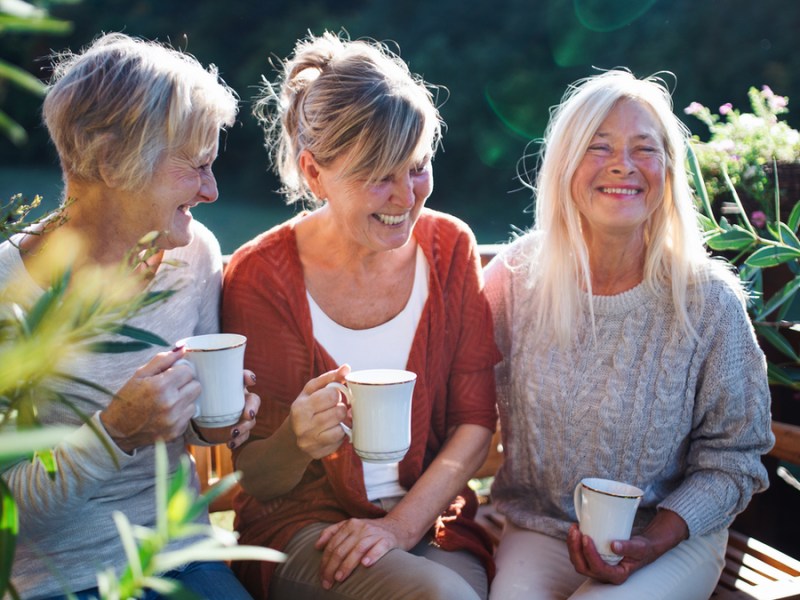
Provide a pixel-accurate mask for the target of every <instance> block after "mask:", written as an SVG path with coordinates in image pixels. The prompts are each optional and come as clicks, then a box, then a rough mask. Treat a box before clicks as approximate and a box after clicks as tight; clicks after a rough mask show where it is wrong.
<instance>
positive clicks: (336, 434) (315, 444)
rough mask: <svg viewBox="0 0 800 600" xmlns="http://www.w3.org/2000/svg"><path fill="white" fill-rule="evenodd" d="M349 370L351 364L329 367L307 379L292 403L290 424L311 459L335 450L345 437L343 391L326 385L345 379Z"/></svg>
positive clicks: (299, 444) (296, 439)
mask: <svg viewBox="0 0 800 600" xmlns="http://www.w3.org/2000/svg"><path fill="white" fill-rule="evenodd" d="M349 372H350V367H349V366H348V365H342V366H341V367H339V368H338V369H336V370H335V371H328V372H327V373H323V374H322V375H320V376H319V377H316V378H314V379H312V380H311V381H309V382H308V383H306V385H305V387H303V391H302V392H300V395H299V396H298V397H297V399H296V400H295V401H294V402H293V403H292V407H291V409H290V411H289V425H290V427H291V431H292V434H293V435H294V438H295V443H296V444H297V448H298V449H299V450H300V451H301V452H303V453H304V454H306V455H307V456H309V457H310V458H311V459H315V460H316V459H320V458H324V457H326V456H328V455H329V454H331V453H333V452H335V451H336V450H337V449H338V448H339V446H341V444H342V441H343V440H344V437H345V433H344V430H343V429H342V428H341V427H340V426H339V423H340V422H341V421H343V420H344V419H345V418H346V417H347V405H346V404H344V402H342V400H341V398H340V393H339V392H338V391H337V390H336V389H333V388H327V387H326V386H327V385H328V384H329V383H331V382H333V381H338V382H339V383H342V382H344V377H345V375H347V374H348V373H349Z"/></svg>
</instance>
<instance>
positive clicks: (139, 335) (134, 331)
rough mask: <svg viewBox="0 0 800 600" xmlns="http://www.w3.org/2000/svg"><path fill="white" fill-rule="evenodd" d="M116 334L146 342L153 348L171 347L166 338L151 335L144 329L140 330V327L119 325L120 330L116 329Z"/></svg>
mask: <svg viewBox="0 0 800 600" xmlns="http://www.w3.org/2000/svg"><path fill="white" fill-rule="evenodd" d="M116 332H117V333H118V334H119V335H124V336H125V337H129V338H131V339H134V340H139V341H140V342H146V343H148V344H150V345H151V346H169V345H170V343H169V342H167V341H165V340H164V338H162V337H160V336H158V335H156V334H155V333H151V332H149V331H146V330H144V329H139V328H138V327H131V326H130V325H125V324H124V323H123V324H121V325H119V328H118V329H116Z"/></svg>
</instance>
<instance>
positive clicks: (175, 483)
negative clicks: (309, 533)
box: [0, 197, 283, 600]
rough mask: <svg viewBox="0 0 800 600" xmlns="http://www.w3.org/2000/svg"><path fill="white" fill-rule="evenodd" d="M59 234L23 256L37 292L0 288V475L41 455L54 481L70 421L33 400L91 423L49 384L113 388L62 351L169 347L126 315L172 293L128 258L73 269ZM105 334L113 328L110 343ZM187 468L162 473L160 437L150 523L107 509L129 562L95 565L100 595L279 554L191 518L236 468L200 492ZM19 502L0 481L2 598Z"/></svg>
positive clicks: (12, 208) (72, 243)
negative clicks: (176, 573) (200, 567)
mask: <svg viewBox="0 0 800 600" xmlns="http://www.w3.org/2000/svg"><path fill="white" fill-rule="evenodd" d="M36 203H37V201H36V200H35V201H34V202H33V203H32V204H30V205H25V204H23V203H22V200H21V198H20V197H15V198H13V199H12V200H11V202H9V203H8V204H7V205H2V206H0V235H2V237H4V238H7V237H9V235H10V234H12V233H15V232H18V231H21V230H23V229H24V228H25V227H27V226H29V225H31V223H26V222H25V221H26V217H27V215H28V213H29V212H30V210H31V209H32V208H34V207H35V205H36ZM58 224H59V215H58V213H56V214H55V215H51V217H50V221H49V222H48V225H47V226H48V227H57V225H58ZM62 233H63V232H61V231H55V232H53V233H50V234H48V237H49V239H48V243H47V244H45V245H44V248H43V250H41V252H40V253H39V254H38V255H37V256H36V257H35V258H33V259H32V260H31V261H30V264H26V267H28V268H29V270H30V272H31V274H32V275H33V277H34V279H35V280H38V281H50V282H51V284H50V286H49V288H48V289H47V290H46V291H45V292H44V293H43V294H42V295H40V296H39V297H38V298H33V299H26V298H20V297H17V296H19V293H20V288H21V287H23V286H20V285H19V284H18V283H17V285H15V282H10V283H9V285H8V286H7V287H5V289H0V473H2V472H3V471H4V470H5V469H7V468H9V467H10V466H12V465H14V464H16V463H17V462H19V461H21V460H34V461H41V463H42V464H43V465H44V467H45V468H46V470H47V472H48V473H49V474H50V476H51V477H52V478H53V479H55V478H56V477H58V463H57V461H56V460H55V458H54V454H53V452H52V450H50V449H49V448H52V447H54V446H55V445H57V444H58V443H59V441H60V440H61V439H62V438H63V437H64V436H65V435H66V434H68V433H69V432H70V431H71V430H72V429H71V428H69V427H52V426H47V427H45V426H42V425H41V424H40V422H39V420H38V418H37V406H38V405H40V403H41V402H59V403H62V404H63V405H65V406H67V407H69V408H70V410H72V411H73V412H75V413H76V414H77V415H78V416H79V417H80V419H81V420H82V421H83V422H84V423H86V424H87V425H89V426H91V427H94V426H93V425H92V422H91V421H90V416H89V415H85V414H82V413H81V412H80V410H79V409H78V408H77V407H76V405H75V400H76V399H77V398H76V397H75V396H70V395H67V394H64V393H62V392H59V391H56V387H57V386H56V385H54V384H55V383H57V382H59V381H70V382H72V383H77V384H78V385H79V386H80V387H88V388H93V389H95V390H100V391H102V392H104V393H106V394H108V395H109V396H111V395H112V392H110V391H108V390H105V389H104V388H102V387H101V386H99V385H97V384H95V383H93V382H91V381H86V380H82V379H77V378H75V377H73V376H71V375H70V374H69V373H68V372H66V371H64V370H62V368H63V365H64V364H65V362H66V361H67V359H69V358H74V357H75V356H76V355H78V354H82V353H87V352H128V351H133V350H141V349H143V348H147V347H149V346H151V345H165V346H167V345H168V343H167V342H166V341H164V340H162V339H160V338H159V337H157V336H155V335H153V334H151V333H149V332H147V331H144V330H141V329H136V328H133V327H130V326H127V325H125V322H126V321H127V320H128V319H129V318H130V317H131V316H133V315H134V314H136V313H138V312H139V311H141V310H142V309H143V308H145V307H147V306H151V305H154V304H156V303H158V302H161V301H162V300H164V299H166V298H168V297H169V296H170V295H172V293H173V292H172V291H170V290H167V291H161V292H154V291H149V290H148V289H146V288H144V287H143V286H142V285H141V280H139V279H138V278H137V277H134V276H132V273H131V266H132V265H133V263H134V262H135V261H133V260H128V261H126V262H125V264H124V265H119V266H115V267H111V268H108V267H84V268H80V269H77V270H73V269H72V268H71V265H72V264H74V261H75V258H76V257H77V256H79V253H80V247H81V244H80V240H76V239H72V238H65V237H63V236H62V237H59V234H62ZM153 239H154V236H152V235H151V236H150V237H149V239H146V240H144V241H143V244H144V250H142V249H139V248H137V249H136V250H134V252H133V253H132V255H131V256H132V257H137V258H139V259H140V260H141V259H146V257H147V256H148V254H149V253H150V252H152V240H153ZM148 248H149V249H148ZM109 334H115V337H114V338H113V340H112V341H109V339H108V338H109ZM83 399H84V400H86V399H85V398H83ZM98 408H99V407H98ZM98 435H99V432H98ZM110 451H111V449H110V448H109V452H110ZM192 468H193V466H192V464H191V462H190V461H189V458H188V456H184V457H183V460H182V461H181V464H180V465H179V466H178V469H177V471H176V472H175V473H174V474H173V475H172V478H171V480H169V481H168V478H169V474H168V470H169V469H168V464H167V455H166V450H165V448H164V446H163V444H159V445H158V447H157V449H156V472H155V473H154V477H155V481H156V486H155V487H156V494H155V503H156V506H155V513H156V515H157V517H156V520H157V524H156V527H155V529H148V528H144V527H139V526H133V525H131V523H130V522H129V521H128V519H127V517H126V516H125V515H124V514H123V513H117V514H115V524H116V526H117V529H118V530H119V535H120V539H121V542H122V546H123V548H124V550H125V553H126V556H127V559H128V564H127V566H126V567H125V569H124V570H123V571H122V572H121V573H115V572H113V571H107V572H102V573H98V578H97V580H98V588H99V590H100V597H101V598H104V599H108V600H112V599H114V600H116V599H126V598H133V597H140V596H141V592H142V590H144V589H152V590H155V591H157V592H159V593H160V594H162V595H165V596H169V597H174V598H195V597H196V596H194V595H193V594H191V593H190V592H188V591H187V590H185V589H184V588H182V587H180V586H179V585H178V584H177V583H176V582H174V581H171V580H167V579H165V578H162V577H160V576H159V574H160V573H164V572H166V571H169V570H173V569H175V568H177V567H179V566H181V565H184V564H187V563H189V562H193V561H199V560H239V559H247V560H266V561H281V560H283V555H282V554H281V553H280V552H277V551H274V550H270V549H268V548H260V547H253V546H237V545H236V537H235V534H233V533H231V532H226V531H223V530H220V529H217V528H214V527H212V526H210V525H201V524H197V523H195V522H194V521H195V519H196V518H197V517H198V516H199V515H200V514H201V513H202V512H204V511H205V510H206V509H207V507H208V505H209V503H210V502H211V501H212V500H213V499H214V498H216V497H217V496H219V495H220V494H222V493H223V492H224V491H225V490H227V489H228V488H230V487H231V486H232V485H233V484H234V483H235V481H236V479H237V478H238V474H237V473H234V474H231V475H229V476H228V477H226V478H224V479H222V480H221V481H220V482H218V483H217V484H216V485H215V486H214V487H212V488H211V489H210V490H208V492H206V493H205V494H203V495H200V496H198V495H197V494H196V492H195V490H194V489H193V488H192V487H191V486H190V483H189V482H190V481H191V477H190V473H191V469H192ZM121 475H122V474H121ZM19 508H20V507H17V506H16V503H15V500H14V496H13V493H12V490H11V489H9V487H8V485H7V484H6V483H5V481H3V480H2V479H0V597H6V596H5V594H6V593H7V594H9V596H10V597H11V598H18V597H19V596H18V594H17V593H16V590H14V588H13V586H12V585H11V583H10V576H11V568H12V564H13V560H14V549H15V544H16V539H17V536H18V533H19V513H18V510H19ZM23 510H24V508H23ZM187 537H195V538H197V539H198V541H196V542H195V543H193V544H192V545H190V546H188V547H185V548H183V549H181V550H179V551H168V550H167V549H166V548H167V545H168V544H169V542H171V541H173V540H177V539H182V538H187Z"/></svg>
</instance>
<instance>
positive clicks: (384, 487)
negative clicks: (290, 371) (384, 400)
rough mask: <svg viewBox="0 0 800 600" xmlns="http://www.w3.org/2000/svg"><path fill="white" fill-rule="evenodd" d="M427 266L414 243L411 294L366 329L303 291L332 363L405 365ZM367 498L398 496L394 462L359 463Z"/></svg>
mask: <svg viewBox="0 0 800 600" xmlns="http://www.w3.org/2000/svg"><path fill="white" fill-rule="evenodd" d="M429 275H430V267H429V266H428V261H427V260H425V254H424V253H423V252H422V249H421V248H420V247H419V246H417V257H416V269H415V272H414V285H413V288H412V290H411V296H410V297H409V299H408V302H407V303H406V305H405V307H404V308H403V310H402V311H400V312H399V313H398V314H397V316H396V317H394V318H393V319H391V320H389V321H387V322H386V323H383V324H381V325H378V326H377V327H372V328H370V329H348V328H347V327H342V326H341V325H339V324H338V323H336V322H335V321H334V320H332V319H331V318H330V317H329V316H328V315H326V314H325V313H324V312H323V311H322V309H321V308H320V307H319V305H317V303H316V302H315V301H314V299H313V298H312V297H311V294H309V293H308V291H306V298H307V299H308V306H309V308H310V309H311V324H312V327H313V331H314V338H315V339H316V340H317V342H319V344H320V345H321V346H322V347H323V348H325V350H326V351H327V352H328V354H330V355H331V357H332V358H333V360H334V361H336V364H339V365H342V364H344V363H347V364H349V365H350V367H351V368H352V369H353V370H354V371H356V370H361V369H405V368H406V365H407V363H408V355H409V353H410V352H411V344H412V342H413V341H414V334H415V333H416V331H417V325H418V324H419V319H420V316H421V315H422V310H423V309H424V308H425V302H426V301H427V300H428V277H429ZM363 465H364V485H365V487H366V488H367V499H369V500H370V501H372V500H377V499H379V498H392V497H396V496H402V495H404V494H405V493H406V490H405V489H404V488H403V487H402V486H401V485H400V482H399V475H398V468H397V465H398V463H393V464H388V465H376V464H372V463H366V462H365V463H363Z"/></svg>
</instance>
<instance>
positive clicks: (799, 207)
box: [786, 202, 800, 232]
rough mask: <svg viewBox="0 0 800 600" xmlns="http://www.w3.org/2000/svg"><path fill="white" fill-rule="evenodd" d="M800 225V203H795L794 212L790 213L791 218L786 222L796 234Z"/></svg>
mask: <svg viewBox="0 0 800 600" xmlns="http://www.w3.org/2000/svg"><path fill="white" fill-rule="evenodd" d="M798 224H800V202H797V203H795V205H794V207H793V208H792V212H791V213H789V218H788V219H787V220H786V225H787V226H788V227H789V229H791V230H792V231H794V232H797V225H798Z"/></svg>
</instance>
